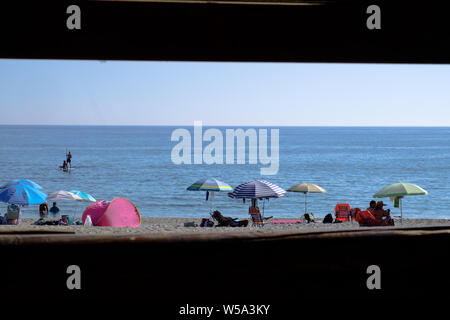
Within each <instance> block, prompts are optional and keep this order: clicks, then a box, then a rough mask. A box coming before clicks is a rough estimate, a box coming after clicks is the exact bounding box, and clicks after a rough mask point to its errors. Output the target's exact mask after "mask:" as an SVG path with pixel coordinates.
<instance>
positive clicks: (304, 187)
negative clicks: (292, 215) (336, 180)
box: [287, 183, 327, 213]
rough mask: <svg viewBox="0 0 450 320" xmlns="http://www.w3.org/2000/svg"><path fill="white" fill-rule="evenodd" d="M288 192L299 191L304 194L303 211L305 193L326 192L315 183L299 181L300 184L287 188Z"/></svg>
mask: <svg viewBox="0 0 450 320" xmlns="http://www.w3.org/2000/svg"><path fill="white" fill-rule="evenodd" d="M287 191H288V192H300V193H303V194H305V213H306V207H307V200H306V195H307V194H308V193H326V192H327V191H326V190H325V189H324V188H322V187H319V186H318V185H316V184H312V183H300V184H296V185H294V186H292V187H290V188H289V189H287Z"/></svg>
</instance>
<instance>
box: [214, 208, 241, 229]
mask: <svg viewBox="0 0 450 320" xmlns="http://www.w3.org/2000/svg"><path fill="white" fill-rule="evenodd" d="M212 217H213V218H214V219H215V220H216V221H217V222H218V225H217V226H216V227H246V226H247V225H248V220H237V219H233V218H230V217H224V216H223V215H222V214H221V213H220V211H219V210H216V211H214V212H213V214H212Z"/></svg>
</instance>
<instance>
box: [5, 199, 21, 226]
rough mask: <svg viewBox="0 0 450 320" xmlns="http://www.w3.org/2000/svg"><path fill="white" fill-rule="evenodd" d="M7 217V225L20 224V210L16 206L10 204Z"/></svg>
mask: <svg viewBox="0 0 450 320" xmlns="http://www.w3.org/2000/svg"><path fill="white" fill-rule="evenodd" d="M7 210H8V211H7V213H6V215H5V220H6V224H19V222H20V208H19V206H17V205H15V204H10V205H9V206H8V209H7Z"/></svg>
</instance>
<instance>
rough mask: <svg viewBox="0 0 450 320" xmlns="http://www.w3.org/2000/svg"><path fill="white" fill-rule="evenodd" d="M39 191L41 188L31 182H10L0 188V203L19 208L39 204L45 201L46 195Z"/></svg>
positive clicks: (17, 180)
mask: <svg viewBox="0 0 450 320" xmlns="http://www.w3.org/2000/svg"><path fill="white" fill-rule="evenodd" d="M33 185H34V186H36V187H33ZM38 187H39V188H38ZM40 189H42V187H40V186H39V185H38V184H37V183H35V182H33V181H31V180H25V179H16V180H12V181H10V182H8V183H6V184H5V185H3V186H1V187H0V201H2V202H6V203H10V204H17V205H21V206H28V205H32V204H40V203H43V202H45V201H46V200H47V195H46V194H45V193H44V192H42V191H41V190H40Z"/></svg>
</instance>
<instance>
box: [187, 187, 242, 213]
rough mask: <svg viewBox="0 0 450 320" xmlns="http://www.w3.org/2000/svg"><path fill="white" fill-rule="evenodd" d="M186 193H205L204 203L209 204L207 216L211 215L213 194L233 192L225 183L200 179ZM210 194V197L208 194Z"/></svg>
mask: <svg viewBox="0 0 450 320" xmlns="http://www.w3.org/2000/svg"><path fill="white" fill-rule="evenodd" d="M187 190H188V191H206V201H208V199H210V202H209V214H212V200H213V198H214V192H218V191H233V188H232V187H231V186H230V185H228V184H226V183H225V182H222V181H219V180H217V179H214V178H209V179H202V180H198V181H196V182H194V183H193V184H191V185H190V186H189V187H187ZM210 193H211V197H210V196H209V194H210Z"/></svg>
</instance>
